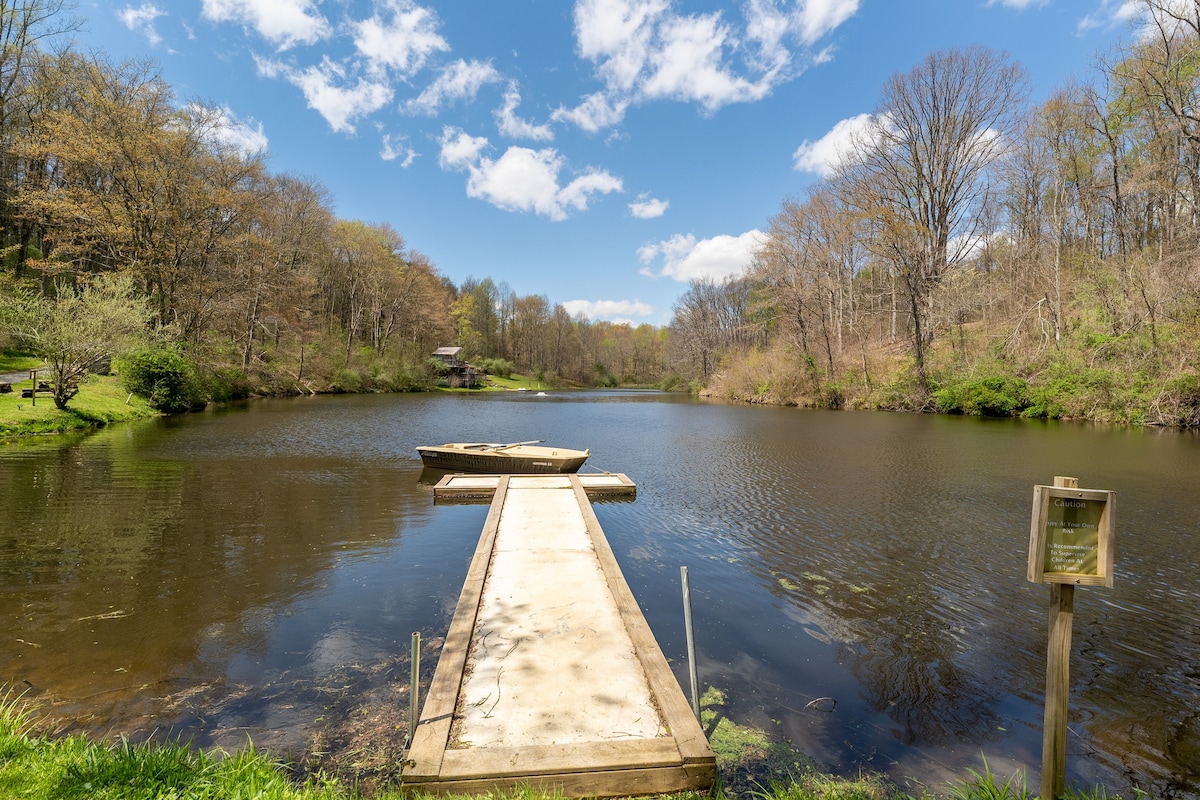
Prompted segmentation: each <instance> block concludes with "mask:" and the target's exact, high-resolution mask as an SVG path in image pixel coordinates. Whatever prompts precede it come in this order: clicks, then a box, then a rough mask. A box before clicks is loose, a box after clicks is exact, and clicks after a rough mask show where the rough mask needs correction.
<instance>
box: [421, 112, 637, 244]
mask: <svg viewBox="0 0 1200 800" xmlns="http://www.w3.org/2000/svg"><path fill="white" fill-rule="evenodd" d="M439 143H440V144H441V147H442V152H441V155H440V157H439V159H438V163H440V164H441V165H442V167H443V168H444V169H453V170H460V171H465V172H466V173H467V196H468V197H473V198H477V199H480V200H484V201H486V202H488V203H491V204H492V205H494V206H496V207H497V208H502V209H504V210H506V211H532V212H534V213H535V214H539V215H541V216H545V217H548V218H549V219H551V220H555V221H558V220H563V219H566V218H567V217H568V216H569V215H570V214H571V212H573V211H584V210H586V209H587V207H588V203H589V202H590V200H591V198H592V197H593V196H594V195H598V194H599V195H604V194H608V193H610V192H619V191H621V188H622V187H621V180H620V179H619V178H617V177H615V176H613V175H611V174H610V173H608V172H606V171H604V170H601V169H595V168H589V169H585V170H583V171H582V172H580V173H579V174H578V175H577V177H575V178H574V179H572V180H571V181H570V182H568V183H567V184H566V185H562V184H561V177H560V175H561V173H562V172H563V171H564V169H565V167H566V160H565V159H564V158H563V157H562V156H561V155H559V153H558V151H557V150H554V149H553V148H544V149H541V150H531V149H529V148H527V147H510V148H508V149H507V150H506V151H505V152H504V154H503V155H501V156H500V157H499V158H497V159H492V158H489V157H487V156H486V155H484V153H485V151H486V150H487V149H488V147H489V144H488V141H487V139H486V138H483V137H474V136H470V135H469V134H467V133H466V132H465V131H463V130H462V129H460V128H454V127H447V128H445V129H444V130H443V132H442V136H441V139H440V140H439Z"/></svg>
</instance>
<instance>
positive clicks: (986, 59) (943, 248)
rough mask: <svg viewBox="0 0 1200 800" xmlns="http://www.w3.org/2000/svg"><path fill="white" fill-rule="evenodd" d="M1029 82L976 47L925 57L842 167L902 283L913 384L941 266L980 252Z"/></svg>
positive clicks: (883, 100) (887, 92)
mask: <svg viewBox="0 0 1200 800" xmlns="http://www.w3.org/2000/svg"><path fill="white" fill-rule="evenodd" d="M1026 94H1027V79H1026V76H1025V72H1024V70H1023V69H1022V68H1021V67H1020V66H1019V65H1018V64H1016V63H1014V62H1012V61H1010V60H1009V59H1008V57H1007V56H1006V55H1004V54H1001V53H998V52H996V51H993V50H990V49H988V48H985V47H980V46H975V47H969V48H966V49H961V50H951V51H948V52H935V53H931V54H930V55H928V56H927V57H926V58H925V59H924V60H923V61H922V62H921V63H920V64H918V65H917V66H916V67H914V68H913V69H912V70H911V71H910V72H908V73H907V74H896V75H893V76H892V77H891V78H890V79H888V81H887V83H886V84H885V85H884V88H883V92H882V95H881V97H880V101H879V105H878V108H877V109H876V112H875V117H874V124H873V125H872V126H871V128H870V130H869V131H868V132H867V134H866V135H864V136H862V137H860V138H859V139H858V141H857V142H856V143H855V146H854V147H853V148H851V152H850V153H849V155H848V157H847V159H846V161H845V162H844V164H843V170H844V173H845V174H844V176H843V177H845V178H847V179H848V180H847V181H846V185H847V186H848V187H849V189H850V191H849V192H848V194H847V196H846V197H845V198H844V199H845V201H846V202H847V203H848V204H850V205H851V206H857V207H858V209H859V210H860V211H861V212H864V213H865V214H867V215H868V216H873V217H874V218H875V220H876V223H877V224H876V226H875V233H876V244H877V245H878V246H877V247H876V254H877V256H879V257H881V258H883V259H884V260H886V261H888V262H890V263H891V264H892V266H893V268H894V269H895V270H896V272H897V274H898V275H899V276H900V278H901V279H902V284H903V286H904V288H905V290H906V292H907V294H908V301H909V311H910V313H911V314H912V319H913V330H914V336H913V343H914V346H915V354H916V360H917V365H916V366H917V373H918V379H919V380H920V381H921V382H922V383H923V384H924V383H925V380H926V375H925V358H924V355H925V346H926V344H927V342H928V341H931V340H932V338H933V330H932V327H931V324H930V322H931V320H930V315H929V301H930V297H931V293H932V290H933V288H934V287H935V286H936V285H937V284H938V282H939V281H940V280H941V278H942V276H943V275H944V274H945V272H946V268H947V265H948V264H951V263H954V262H956V261H959V260H961V259H962V258H963V257H964V256H966V255H968V254H969V253H970V252H971V251H972V250H973V249H974V248H975V247H977V246H978V244H979V241H978V231H977V230H976V227H975V225H976V220H978V219H979V218H980V217H981V215H980V213H979V212H980V209H981V207H982V206H983V205H984V204H985V202H986V200H987V197H988V190H989V182H988V168H989V166H990V165H991V164H992V163H993V162H994V161H995V160H996V159H997V157H998V156H999V155H1000V154H1001V153H1002V152H1003V150H1004V148H1005V146H1006V142H1007V137H1008V136H1009V135H1010V134H1011V133H1012V132H1013V131H1014V130H1015V129H1016V127H1017V125H1018V123H1019V122H1020V120H1021V119H1022V116H1023V114H1022V112H1023V108H1024V101H1025V96H1026Z"/></svg>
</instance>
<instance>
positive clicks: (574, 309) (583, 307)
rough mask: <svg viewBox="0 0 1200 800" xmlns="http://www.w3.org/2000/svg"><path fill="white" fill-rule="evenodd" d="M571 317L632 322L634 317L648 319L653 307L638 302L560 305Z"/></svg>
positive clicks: (577, 301)
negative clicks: (580, 316)
mask: <svg viewBox="0 0 1200 800" xmlns="http://www.w3.org/2000/svg"><path fill="white" fill-rule="evenodd" d="M562 306H563V308H564V309H565V310H566V312H567V313H568V314H570V315H571V316H572V317H576V316H579V315H581V314H582V315H583V316H584V317H587V318H588V319H591V320H597V319H605V320H609V321H611V322H629V323H632V322H633V318H634V317H642V318H645V317H649V316H650V315H652V314H653V313H654V306H652V305H650V304H648V303H643V302H641V301H640V300H568V301H566V302H565V303H563V304H562Z"/></svg>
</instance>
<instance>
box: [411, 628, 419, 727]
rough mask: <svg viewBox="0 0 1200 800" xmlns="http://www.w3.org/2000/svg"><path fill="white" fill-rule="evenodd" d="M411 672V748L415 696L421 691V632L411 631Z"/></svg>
mask: <svg viewBox="0 0 1200 800" xmlns="http://www.w3.org/2000/svg"><path fill="white" fill-rule="evenodd" d="M411 660H412V670H411V674H410V676H409V683H408V743H409V745H410V746H411V745H412V740H413V737H414V736H416V735H417V712H418V711H419V710H420V703H418V702H417V700H418V697H417V695H418V694H419V693H420V691H421V632H420V631H413V635H412V659H411Z"/></svg>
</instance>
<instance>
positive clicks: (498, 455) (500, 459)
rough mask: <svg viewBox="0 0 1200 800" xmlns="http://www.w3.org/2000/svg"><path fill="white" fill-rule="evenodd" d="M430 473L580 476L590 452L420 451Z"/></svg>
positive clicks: (466, 447)
mask: <svg viewBox="0 0 1200 800" xmlns="http://www.w3.org/2000/svg"><path fill="white" fill-rule="evenodd" d="M417 452H418V453H420V454H421V462H422V463H423V464H424V466H425V467H426V468H428V469H440V470H444V471H446V472H475V473H481V474H487V475H548V474H553V475H559V474H564V473H571V472H578V471H579V468H580V467H582V466H583V463H584V462H585V461H587V459H588V456H589V455H590V451H588V450H567V449H564V448H558V447H530V446H518V447H502V446H496V445H486V444H475V443H462V444H446V445H441V446H439V447H432V446H427V447H418V448H417Z"/></svg>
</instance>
